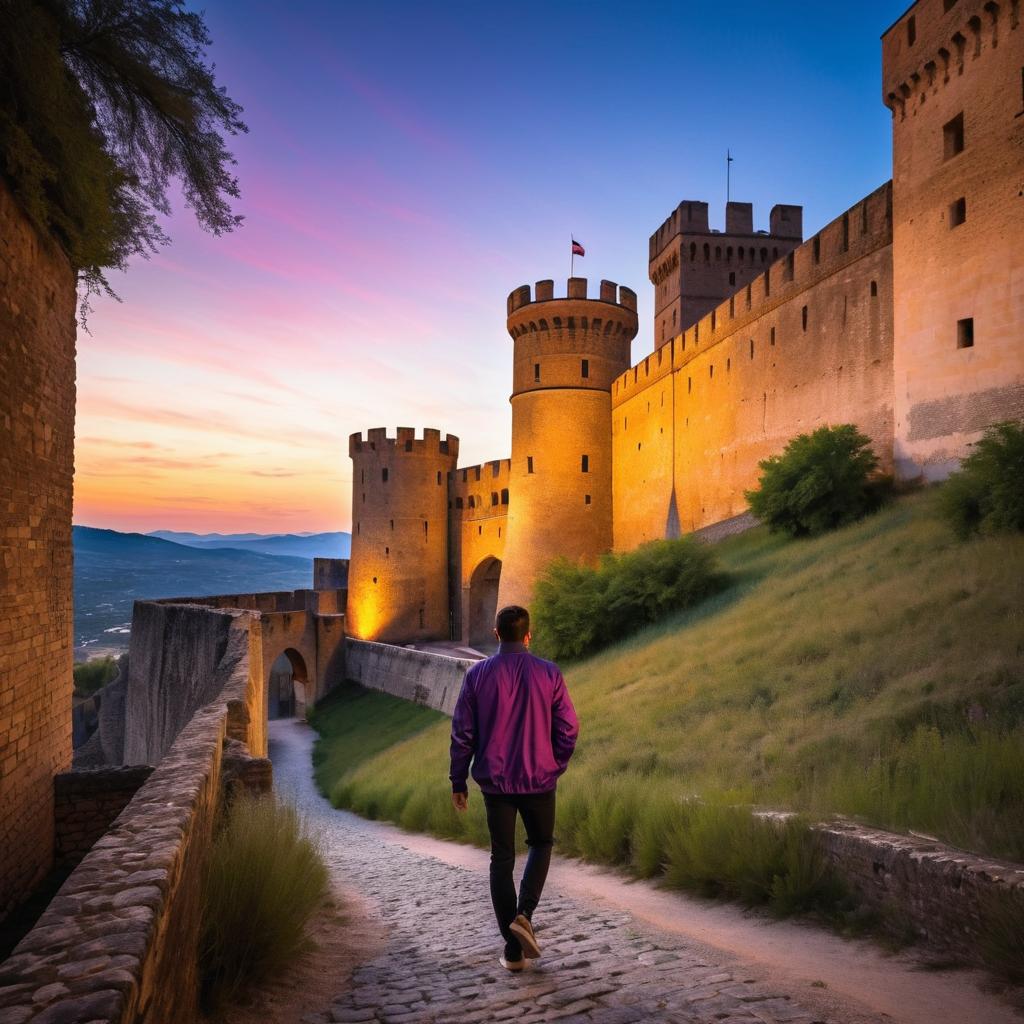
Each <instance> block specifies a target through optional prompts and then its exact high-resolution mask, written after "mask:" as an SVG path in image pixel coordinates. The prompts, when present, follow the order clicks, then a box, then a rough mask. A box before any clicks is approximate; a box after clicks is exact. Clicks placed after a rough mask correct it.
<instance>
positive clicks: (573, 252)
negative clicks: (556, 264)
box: [569, 234, 576, 277]
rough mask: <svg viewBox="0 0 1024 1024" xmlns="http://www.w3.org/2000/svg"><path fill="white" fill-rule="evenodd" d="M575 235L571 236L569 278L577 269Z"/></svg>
mask: <svg viewBox="0 0 1024 1024" xmlns="http://www.w3.org/2000/svg"><path fill="white" fill-rule="evenodd" d="M575 237H576V236H575V235H572V234H570V235H569V276H570V277H572V276H573V272H574V271H575V269H576V248H575V246H573V244H572V243H573V241H574V239H575Z"/></svg>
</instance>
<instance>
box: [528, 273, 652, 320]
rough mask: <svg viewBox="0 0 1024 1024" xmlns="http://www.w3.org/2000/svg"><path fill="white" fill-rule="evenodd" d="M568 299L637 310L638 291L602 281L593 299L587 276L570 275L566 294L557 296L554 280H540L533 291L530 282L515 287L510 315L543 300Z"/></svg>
mask: <svg viewBox="0 0 1024 1024" xmlns="http://www.w3.org/2000/svg"><path fill="white" fill-rule="evenodd" d="M567 300H588V301H590V302H607V303H610V304H612V305H618V306H622V307H623V308H624V309H628V310H631V311H632V312H634V313H635V312H636V292H635V291H633V289H632V288H627V287H626V286H625V285H621V286H620V285H618V284H616V283H615V282H614V281H602V282H601V284H600V288H599V290H598V294H597V295H596V296H594V297H593V298H591V299H588V296H587V279H586V278H585V277H570V278H569V280H568V283H567V285H566V292H565V295H564V296H559V297H558V298H557V299H556V298H555V282H554V281H552V280H550V279H549V280H546V281H538V282H537V283H536V284H535V285H534V290H533V292H532V293H531V290H530V286H529V285H528V284H524V285H521V286H520V287H518V288H515V289H513V290H512V291H511V292H510V293H509V296H508V315H509V316H511V315H512V314H513V313H515V312H516V311H517V310H519V309H522V308H523V306H529V305H532V304H536V303H541V302H562V301H567Z"/></svg>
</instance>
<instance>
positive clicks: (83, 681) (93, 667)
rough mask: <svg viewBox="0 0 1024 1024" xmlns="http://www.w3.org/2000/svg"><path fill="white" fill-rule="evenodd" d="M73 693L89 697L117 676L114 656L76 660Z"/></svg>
mask: <svg viewBox="0 0 1024 1024" xmlns="http://www.w3.org/2000/svg"><path fill="white" fill-rule="evenodd" d="M73 671H74V678H75V693H76V694H77V695H78V696H79V697H89V696H91V695H92V694H94V693H95V692H96V691H97V690H100V689H102V688H103V687H104V686H106V685H107V683H109V682H111V681H112V680H113V679H114V678H115V677H116V676H117V659H116V658H110V657H107V658H92V659H90V660H89V661H80V662H77V663H76V665H75V667H74V670H73Z"/></svg>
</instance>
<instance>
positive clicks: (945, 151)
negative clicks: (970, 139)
mask: <svg viewBox="0 0 1024 1024" xmlns="http://www.w3.org/2000/svg"><path fill="white" fill-rule="evenodd" d="M963 151H964V115H963V111H961V112H960V113H959V114H957V115H956V117H954V118H953V119H952V120H950V121H947V122H946V123H945V124H944V125H943V126H942V155H943V159H945V160H948V159H949V158H950V157H953V156H956V155H957V153H962V152H963Z"/></svg>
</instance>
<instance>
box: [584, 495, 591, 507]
mask: <svg viewBox="0 0 1024 1024" xmlns="http://www.w3.org/2000/svg"><path fill="white" fill-rule="evenodd" d="M583 504H584V505H589V504H590V495H589V494H584V495H583Z"/></svg>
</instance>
